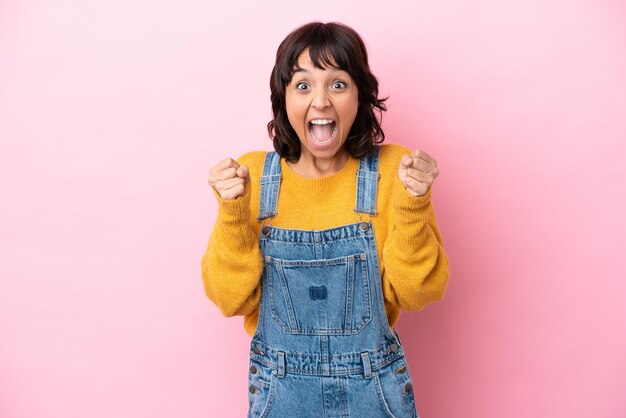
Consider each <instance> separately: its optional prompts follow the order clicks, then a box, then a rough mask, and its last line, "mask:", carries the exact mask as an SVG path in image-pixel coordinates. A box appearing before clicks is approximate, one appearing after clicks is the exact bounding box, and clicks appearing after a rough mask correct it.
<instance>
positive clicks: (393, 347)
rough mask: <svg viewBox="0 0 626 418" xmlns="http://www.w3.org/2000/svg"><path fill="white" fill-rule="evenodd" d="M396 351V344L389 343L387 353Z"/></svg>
mask: <svg viewBox="0 0 626 418" xmlns="http://www.w3.org/2000/svg"><path fill="white" fill-rule="evenodd" d="M396 351H398V344H396V343H393V344H391V347H389V351H387V353H395V352H396Z"/></svg>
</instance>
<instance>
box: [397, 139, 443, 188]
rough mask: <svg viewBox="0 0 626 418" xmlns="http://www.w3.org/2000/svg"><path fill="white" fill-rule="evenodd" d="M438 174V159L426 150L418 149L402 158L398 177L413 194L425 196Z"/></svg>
mask: <svg viewBox="0 0 626 418" xmlns="http://www.w3.org/2000/svg"><path fill="white" fill-rule="evenodd" d="M438 175H439V169H438V168H437V161H435V160H434V158H432V157H431V156H430V155H428V154H426V153H425V152H424V151H421V150H416V151H415V152H414V153H413V154H406V155H403V156H402V158H401V159H400V167H399V168H398V177H399V178H400V181H401V182H402V184H404V187H406V190H407V192H409V193H410V194H412V195H413V196H424V195H425V194H426V192H428V189H429V188H430V186H431V185H432V184H433V181H435V178H437V176H438Z"/></svg>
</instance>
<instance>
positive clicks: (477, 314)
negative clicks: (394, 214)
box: [0, 0, 626, 418]
mask: <svg viewBox="0 0 626 418" xmlns="http://www.w3.org/2000/svg"><path fill="white" fill-rule="evenodd" d="M625 13H626V7H625V6H624V4H623V3H622V2H618V1H592V0H547V1H530V2H515V1H495V0H491V1H489V0H482V1H460V0H456V1H455V0H449V1H437V2H432V1H431V2H408V1H407V2H405V3H399V2H394V1H385V2H382V3H381V2H375V1H370V0H366V1H363V0H360V1H352V2H349V1H334V0H333V1H320V2H315V3H313V2H293V1H272V2H259V1H250V2H248V3H247V4H242V3H240V2H232V1H230V2H220V3H218V4H217V5H215V4H211V2H206V1H204V2H201V1H195V2H194V1H181V0H177V1H174V0H160V1H146V0H135V1H112V0H109V1H98V0H82V1H69V0H58V1H54V2H53V1H48V2H45V1H36V0H20V1H11V0H5V1H2V2H0V139H1V142H0V193H1V198H2V204H1V206H0V236H1V240H0V254H1V259H0V280H1V288H0V289H1V290H0V417H2V418H41V417H55V418H56V417H59V418H61V417H63V418H74V417H76V418H78V417H80V418H84V417H90V418H110V417H118V418H126V417H128V418H131V417H132V418H135V417H151V418H161V417H184V418H195V417H198V418H199V417H209V416H220V417H242V416H244V415H245V412H246V410H247V366H248V362H247V353H248V341H249V337H248V335H247V334H246V333H245V332H244V329H243V326H242V318H240V317H236V318H224V317H222V316H221V315H220V313H219V312H218V310H217V308H215V306H213V305H212V304H211V302H210V301H209V300H208V299H207V298H206V297H205V295H204V290H203V286H202V280H201V275H200V257H201V256H202V254H203V252H204V250H205V246H206V243H207V240H208V237H209V234H210V231H211V228H212V224H213V222H214V220H215V216H216V201H215V199H214V197H213V196H212V194H211V193H210V191H209V186H208V184H207V179H208V174H209V169H210V167H212V166H213V165H214V164H215V163H216V162H217V161H219V160H221V159H223V158H225V157H228V156H231V157H238V156H239V155H241V154H242V153H243V152H246V151H249V150H255V149H270V147H271V144H270V141H269V139H268V138H267V136H266V133H265V124H266V123H267V121H268V120H269V118H270V103H269V87H268V78H269V73H270V71H271V67H272V63H273V58H274V54H275V51H276V48H277V46H278V44H279V42H280V41H281V40H282V38H283V37H284V36H285V35H286V34H287V33H288V32H289V31H290V30H291V29H293V28H295V27H296V26H298V25H300V24H301V23H304V22H307V21H310V20H315V19H322V20H324V21H332V20H338V21H343V22H345V23H347V24H349V25H352V26H353V27H354V28H355V29H357V30H358V31H359V32H360V33H361V34H362V36H363V37H364V39H365V41H366V43H367V45H368V48H369V53H370V56H371V65H372V67H373V70H374V72H375V74H376V75H377V76H378V78H379V80H380V84H381V92H382V94H383V95H390V97H391V98H390V99H389V103H388V104H389V108H390V111H389V112H388V113H387V114H386V115H385V118H384V127H385V129H386V133H387V134H388V142H396V143H402V144H404V145H406V146H408V147H410V148H412V149H415V148H422V149H424V150H426V151H427V152H428V153H430V154H431V155H433V156H434V157H435V158H436V159H437V160H438V162H439V167H440V169H441V175H440V176H439V178H438V179H437V180H436V182H435V186H434V187H435V189H434V196H433V199H434V203H433V204H434V205H435V209H436V212H437V218H438V222H439V225H440V228H441V230H442V233H443V236H444V243H445V246H446V249H447V251H448V255H449V257H450V260H451V276H450V283H449V288H448V292H447V295H446V297H445V299H444V301H443V302H441V303H438V304H435V305H431V306H429V307H428V308H426V309H425V310H424V311H422V312H420V313H405V314H404V315H403V316H402V318H401V320H400V323H399V325H398V329H399V332H400V334H401V336H402V338H403V342H404V344H405V346H406V348H407V350H408V352H409V362H410V365H411V368H412V371H413V374H414V380H415V386H416V398H417V403H418V409H419V410H420V412H421V414H422V416H423V417H425V418H457V417H465V418H492V417H493V418H500V417H508V418H518V417H519V418H521V417H528V416H533V417H570V416H592V417H611V418H613V417H614V418H622V417H624V416H626V397H625V396H624V394H625V393H626V332H625V331H626V308H624V298H625V296H626V295H625V294H626V284H625V283H624V282H625V280H626V268H625V264H624V261H623V260H624V258H625V256H624V255H623V253H622V252H623V251H624V247H625V245H624V244H626V243H625V242H624V241H625V240H624V237H625V236H626V222H625V221H624V213H626V187H624V184H625V182H626V169H625V168H624V167H625V165H626V164H625V163H626V161H625V158H624V153H625V152H626V145H625V138H626V77H625V76H624V75H625V74H626V53H625V52H624V51H626V24H625V23H626V15H625Z"/></svg>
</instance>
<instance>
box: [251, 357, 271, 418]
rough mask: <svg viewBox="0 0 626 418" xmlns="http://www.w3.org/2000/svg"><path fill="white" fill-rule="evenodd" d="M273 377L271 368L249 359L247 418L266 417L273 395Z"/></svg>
mask: <svg viewBox="0 0 626 418" xmlns="http://www.w3.org/2000/svg"><path fill="white" fill-rule="evenodd" d="M274 376H275V373H274V372H273V371H272V369H271V368H269V367H267V366H265V365H264V364H262V363H260V362H258V361H255V360H252V359H250V368H249V369H248V404H249V410H248V418H260V417H264V416H267V414H268V413H269V406H270V404H271V401H272V398H273V394H274Z"/></svg>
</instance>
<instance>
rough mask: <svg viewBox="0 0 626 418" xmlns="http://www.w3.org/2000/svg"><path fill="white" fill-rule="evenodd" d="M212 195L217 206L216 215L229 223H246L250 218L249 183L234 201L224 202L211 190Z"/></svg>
mask: <svg viewBox="0 0 626 418" xmlns="http://www.w3.org/2000/svg"><path fill="white" fill-rule="evenodd" d="M211 190H213V194H214V195H215V198H216V199H217V203H218V204H219V208H218V214H219V215H221V216H224V217H226V219H228V220H229V221H246V222H247V221H248V219H249V218H250V182H248V183H246V184H245V186H244V192H243V194H242V195H240V196H237V197H236V198H234V199H229V200H224V199H222V198H221V196H220V195H219V193H218V192H216V191H215V190H214V189H213V188H211Z"/></svg>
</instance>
